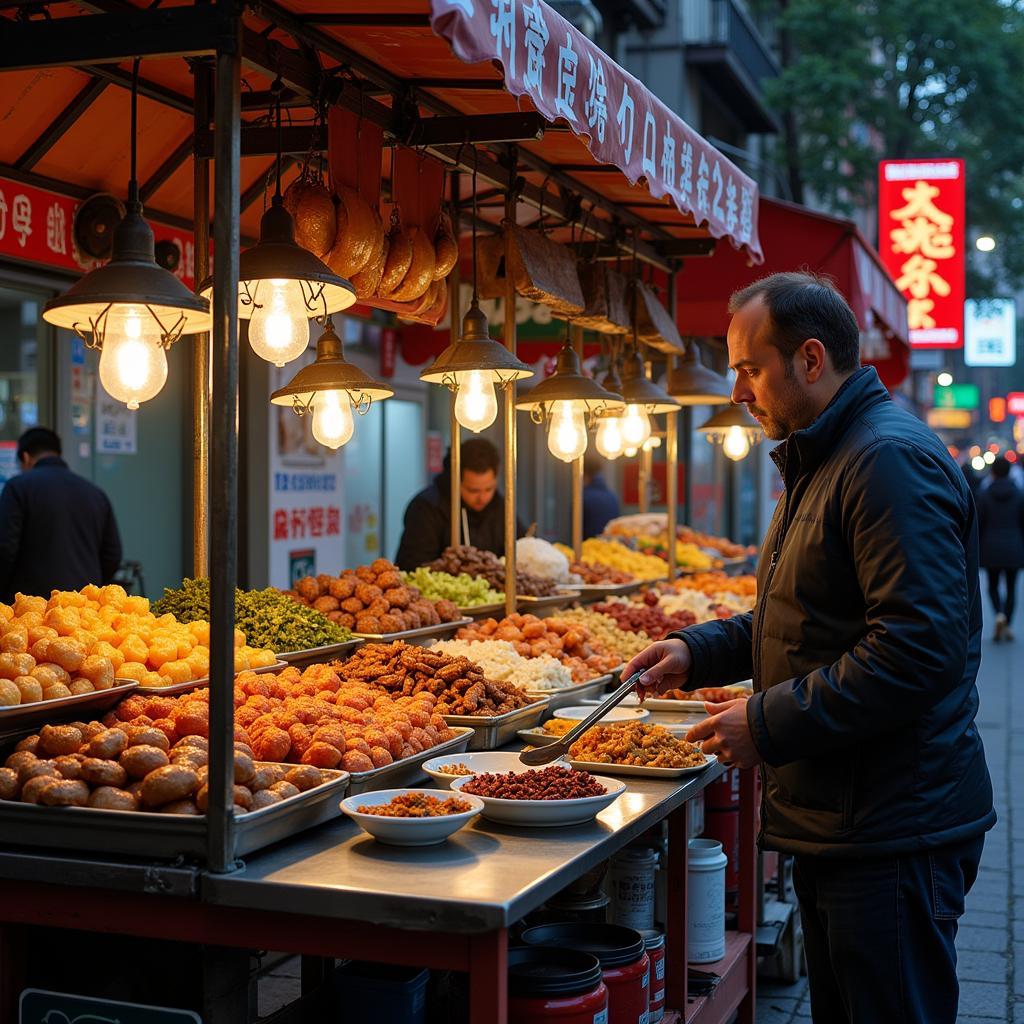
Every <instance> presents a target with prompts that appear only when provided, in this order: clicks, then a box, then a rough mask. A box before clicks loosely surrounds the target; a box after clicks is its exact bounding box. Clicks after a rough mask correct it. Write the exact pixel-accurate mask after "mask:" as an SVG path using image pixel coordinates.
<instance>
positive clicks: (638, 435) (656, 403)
mask: <svg viewBox="0 0 1024 1024" xmlns="http://www.w3.org/2000/svg"><path fill="white" fill-rule="evenodd" d="M619 393H620V394H621V395H622V401H623V402H625V403H626V411H625V413H624V414H623V416H622V437H623V440H624V441H625V444H626V449H627V452H626V454H629V451H630V450H632V449H635V448H642V447H643V446H644V444H645V443H646V442H647V440H648V438H650V436H651V419H650V418H651V416H654V415H657V414H658V413H663V412H664V413H674V412H679V403H678V402H677V401H676V400H675V399H674V398H673V397H672V396H671V395H669V394H668V393H667V392H666V391H664V390H663V389H662V388H660V387H659V386H658V385H657V384H655V383H654V381H653V380H649V379H648V377H647V374H646V372H645V371H644V361H643V358H642V357H641V355H640V352H639V350H638V349H636V348H634V349H633V351H632V352H631V353H630V354H629V355H627V356H626V357H625V360H624V361H623V365H622V388H621V390H620V392H619Z"/></svg>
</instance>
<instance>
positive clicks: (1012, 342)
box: [964, 299, 1017, 366]
mask: <svg viewBox="0 0 1024 1024" xmlns="http://www.w3.org/2000/svg"><path fill="white" fill-rule="evenodd" d="M1016 362H1017V304H1016V302H1014V300H1013V299H968V300H967V302H966V303H965V304H964V363H965V365H967V366H1013V365H1014V363H1016Z"/></svg>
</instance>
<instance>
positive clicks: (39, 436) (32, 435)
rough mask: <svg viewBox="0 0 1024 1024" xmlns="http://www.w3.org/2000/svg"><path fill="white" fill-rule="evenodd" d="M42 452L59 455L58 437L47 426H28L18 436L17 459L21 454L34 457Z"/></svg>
mask: <svg viewBox="0 0 1024 1024" xmlns="http://www.w3.org/2000/svg"><path fill="white" fill-rule="evenodd" d="M42 452H53V454H54V455H60V437H59V436H58V434H57V433H56V431H53V430H51V429H50V428H49V427H29V429H28V430H26V431H25V433H24V434H22V435H21V437H19V438H18V459H19V460H20V459H21V457H22V455H28V456H30V457H34V456H36V455H39V454H40V453H42Z"/></svg>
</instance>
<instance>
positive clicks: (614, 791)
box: [452, 775, 626, 828]
mask: <svg viewBox="0 0 1024 1024" xmlns="http://www.w3.org/2000/svg"><path fill="white" fill-rule="evenodd" d="M594 778H595V779H597V781H598V782H600V783H601V785H602V786H604V788H605V790H606V792H604V793H602V794H600V795H599V796H585V797H581V798H579V799H578V800H503V799H501V798H500V797H494V796H481V797H478V798H477V799H479V800H482V801H483V804H484V809H483V816H484V817H485V818H489V819H490V820H491V821H497V822H501V823H502V824H505V825H531V826H540V827H549V828H550V827H554V826H555V825H581V824H583V823H584V822H587V821H591V820H592V819H593V818H595V817H596V816H597V815H598V814H600V813H601V811H603V810H604V809H605V808H606V807H608V806H609V805H610V804H612V803H614V802H615V801H616V800H617V799H618V797H619V796H620V795H621V794H622V793H624V792H625V790H626V784H625V783H624V782H622V781H621V780H620V779H609V778H608V776H606V775H595V776H594ZM470 779H472V776H470V775H467V776H464V777H463V778H461V779H456V780H455V781H454V782H453V783H452V790H453V791H454V792H459V793H460V795H462V794H461V790H462V787H463V786H464V785H465V784H466V783H467V782H469V781H470ZM464 795H465V797H466V798H467V799H469V797H471V796H474V795H475V794H473V793H466V794H464Z"/></svg>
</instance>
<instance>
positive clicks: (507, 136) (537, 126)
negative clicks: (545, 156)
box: [405, 111, 547, 147]
mask: <svg viewBox="0 0 1024 1024" xmlns="http://www.w3.org/2000/svg"><path fill="white" fill-rule="evenodd" d="M546 125H547V121H545V120H544V118H543V117H542V116H541V115H540V114H538V113H535V112H533V111H523V112H521V113H515V114H478V115H473V116H465V115H464V116H461V117H421V118H418V119H417V120H416V121H414V122H413V123H412V124H411V125H410V127H409V132H408V134H407V136H406V139H405V143H406V145H408V146H417V147H418V146H449V145H458V144H466V145H468V144H471V143H475V144H486V143H493V142H530V141H533V142H535V141H537V140H538V139H542V138H544V129H545V126H546Z"/></svg>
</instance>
